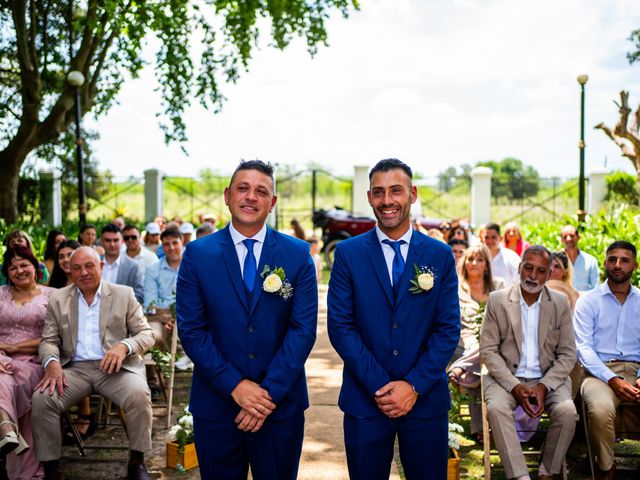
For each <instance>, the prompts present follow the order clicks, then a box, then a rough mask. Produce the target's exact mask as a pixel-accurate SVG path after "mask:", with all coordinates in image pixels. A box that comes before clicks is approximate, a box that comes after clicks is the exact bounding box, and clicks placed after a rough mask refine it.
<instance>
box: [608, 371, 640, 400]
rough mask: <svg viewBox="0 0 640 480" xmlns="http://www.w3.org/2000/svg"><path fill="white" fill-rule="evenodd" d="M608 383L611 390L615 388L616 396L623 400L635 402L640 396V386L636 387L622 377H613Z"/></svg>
mask: <svg viewBox="0 0 640 480" xmlns="http://www.w3.org/2000/svg"><path fill="white" fill-rule="evenodd" d="M608 383H609V386H610V387H611V390H613V393H615V394H616V397H618V398H619V399H620V400H622V401H623V402H635V401H637V398H638V396H640V388H637V387H634V386H633V385H631V384H630V383H629V382H627V381H626V380H624V379H622V378H620V377H613V378H611V379H609V382H608ZM636 383H637V381H636Z"/></svg>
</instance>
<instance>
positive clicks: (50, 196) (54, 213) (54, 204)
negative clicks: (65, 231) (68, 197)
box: [38, 170, 62, 227]
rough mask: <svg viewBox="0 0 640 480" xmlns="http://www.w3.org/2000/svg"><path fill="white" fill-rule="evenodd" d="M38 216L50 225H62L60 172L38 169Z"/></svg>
mask: <svg viewBox="0 0 640 480" xmlns="http://www.w3.org/2000/svg"><path fill="white" fill-rule="evenodd" d="M38 183H39V185H40V217H41V218H42V223H44V224H45V225H48V226H50V227H57V226H59V225H62V185H61V182H60V173H59V172H52V171H50V170H40V172H39V181H38Z"/></svg>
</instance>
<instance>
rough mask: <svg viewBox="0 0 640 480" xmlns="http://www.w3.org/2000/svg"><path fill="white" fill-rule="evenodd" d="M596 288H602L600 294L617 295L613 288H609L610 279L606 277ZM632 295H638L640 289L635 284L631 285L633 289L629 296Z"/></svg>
mask: <svg viewBox="0 0 640 480" xmlns="http://www.w3.org/2000/svg"><path fill="white" fill-rule="evenodd" d="M596 288H599V289H600V295H602V296H603V297H604V296H605V295H611V296H612V297H615V295H614V294H613V292H612V291H611V288H609V281H608V280H606V279H605V281H604V282H602V283H601V284H600V285H598V286H597V287H596ZM632 295H638V289H637V287H634V286H633V285H631V290H629V295H628V296H627V298H629V297H631V296H632Z"/></svg>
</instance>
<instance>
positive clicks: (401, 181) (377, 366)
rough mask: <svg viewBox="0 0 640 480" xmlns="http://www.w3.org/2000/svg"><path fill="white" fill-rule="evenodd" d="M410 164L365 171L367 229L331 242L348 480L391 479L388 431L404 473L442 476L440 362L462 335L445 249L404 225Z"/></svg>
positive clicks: (445, 396) (411, 192) (444, 407)
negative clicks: (372, 221) (371, 218)
mask: <svg viewBox="0 0 640 480" xmlns="http://www.w3.org/2000/svg"><path fill="white" fill-rule="evenodd" d="M411 179H412V172H411V169H410V168H409V167H408V166H407V165H406V164H404V163H402V162H401V161H400V160H396V159H387V160H381V161H380V162H378V164H376V165H375V166H374V167H373V169H372V170H371V172H370V173H369V183H370V185H369V187H370V190H369V191H368V192H367V196H368V199H369V204H370V205H371V207H372V209H373V213H374V214H375V216H376V218H377V220H378V224H377V226H376V228H375V229H373V230H371V231H370V232H367V233H365V234H362V235H359V236H357V237H354V238H352V239H349V240H345V241H343V242H340V243H339V244H338V247H337V248H336V251H335V258H334V263H333V269H332V271H331V279H330V281H329V294H328V329H329V338H330V339H331V343H332V344H333V346H334V348H335V349H336V350H337V352H338V353H339V354H340V356H341V357H342V360H343V361H344V371H343V383H342V389H341V391H340V398H339V405H340V408H341V409H342V411H343V412H344V441H345V447H346V452H347V463H348V467H349V476H350V478H351V479H352V480H354V479H362V480H365V479H366V480H376V479H380V480H383V479H384V480H386V479H388V478H389V473H390V469H391V461H392V459H393V448H394V442H395V439H396V436H397V437H398V443H399V447H400V459H401V461H402V466H403V469H404V474H405V476H406V478H407V479H409V480H414V479H429V480H432V479H433V480H440V479H445V478H446V477H447V447H448V415H447V412H448V410H449V406H450V405H449V390H448V386H447V377H446V373H445V369H446V366H447V363H448V362H449V359H450V358H451V355H452V354H453V351H454V350H455V348H456V345H457V344H458V338H459V336H460V311H459V304H458V279H457V276H456V270H455V264H454V260H453V254H452V252H451V248H450V247H449V246H447V245H446V244H445V243H442V242H440V241H437V240H434V239H431V238H429V237H427V236H426V235H423V234H422V233H420V232H418V231H415V230H413V228H411V222H410V218H409V213H410V209H411V204H412V203H413V202H415V201H416V198H417V190H416V187H415V186H413V185H412V180H411Z"/></svg>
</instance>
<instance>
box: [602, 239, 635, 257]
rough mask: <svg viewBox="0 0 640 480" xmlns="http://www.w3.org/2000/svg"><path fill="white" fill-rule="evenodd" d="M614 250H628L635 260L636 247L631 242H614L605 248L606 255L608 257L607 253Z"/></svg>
mask: <svg viewBox="0 0 640 480" xmlns="http://www.w3.org/2000/svg"><path fill="white" fill-rule="evenodd" d="M616 248H622V249H623V250H629V251H630V252H631V253H632V254H633V258H636V256H637V255H638V252H637V251H636V246H635V245H634V244H633V243H631V242H627V241H626V240H616V241H615V242H613V243H612V244H611V245H609V246H608V247H607V255H609V252H610V251H611V250H615V249H616Z"/></svg>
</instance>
